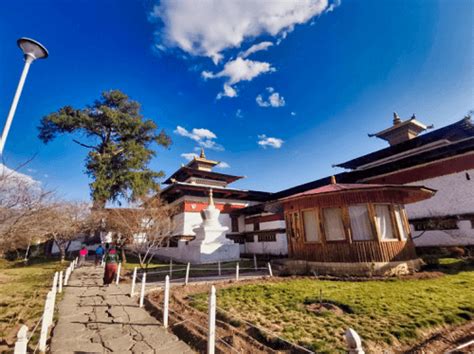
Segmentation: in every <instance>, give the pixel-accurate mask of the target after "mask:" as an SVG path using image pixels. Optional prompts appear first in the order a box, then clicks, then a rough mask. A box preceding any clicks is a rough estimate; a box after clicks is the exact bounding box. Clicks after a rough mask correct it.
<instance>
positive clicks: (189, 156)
mask: <svg viewBox="0 0 474 354" xmlns="http://www.w3.org/2000/svg"><path fill="white" fill-rule="evenodd" d="M197 156H198V155H197V154H195V153H194V152H185V153H183V154H181V157H184V158H185V159H186V160H188V161H191V160H192V159H194V158H195V157H197Z"/></svg>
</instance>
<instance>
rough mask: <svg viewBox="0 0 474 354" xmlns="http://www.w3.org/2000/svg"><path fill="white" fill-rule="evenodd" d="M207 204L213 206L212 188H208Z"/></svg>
mask: <svg viewBox="0 0 474 354" xmlns="http://www.w3.org/2000/svg"><path fill="white" fill-rule="evenodd" d="M209 205H212V206H214V198H213V195H212V188H210V189H209Z"/></svg>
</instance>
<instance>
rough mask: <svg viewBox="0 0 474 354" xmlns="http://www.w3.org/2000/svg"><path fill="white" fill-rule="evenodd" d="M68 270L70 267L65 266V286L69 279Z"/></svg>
mask: <svg viewBox="0 0 474 354" xmlns="http://www.w3.org/2000/svg"><path fill="white" fill-rule="evenodd" d="M70 271H71V268H69V267H67V269H66V274H64V286H67V283H68V281H69V272H70Z"/></svg>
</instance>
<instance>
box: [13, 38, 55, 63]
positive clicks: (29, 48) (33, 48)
mask: <svg viewBox="0 0 474 354" xmlns="http://www.w3.org/2000/svg"><path fill="white" fill-rule="evenodd" d="M17 44H18V46H19V47H20V49H21V50H22V51H23V53H24V54H25V59H28V58H30V60H31V59H32V60H36V59H46V58H47V57H48V55H49V53H48V50H47V49H46V48H45V47H44V46H43V45H42V44H41V43H39V42H37V41H35V40H33V39H30V38H25V37H22V38H20V39H19V40H17Z"/></svg>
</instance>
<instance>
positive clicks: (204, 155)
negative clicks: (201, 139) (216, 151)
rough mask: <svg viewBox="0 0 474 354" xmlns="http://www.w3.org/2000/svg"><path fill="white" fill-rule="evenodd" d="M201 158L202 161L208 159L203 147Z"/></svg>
mask: <svg viewBox="0 0 474 354" xmlns="http://www.w3.org/2000/svg"><path fill="white" fill-rule="evenodd" d="M199 157H200V158H201V159H205V158H206V154H205V153H204V148H203V147H201V154H200V155H199Z"/></svg>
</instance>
